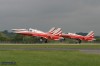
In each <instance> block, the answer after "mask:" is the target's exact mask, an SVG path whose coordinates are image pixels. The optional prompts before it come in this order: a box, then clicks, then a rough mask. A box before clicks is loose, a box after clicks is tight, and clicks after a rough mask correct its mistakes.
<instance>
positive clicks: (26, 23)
mask: <svg viewBox="0 0 100 66" xmlns="http://www.w3.org/2000/svg"><path fill="white" fill-rule="evenodd" d="M30 27H31V28H37V29H39V30H42V31H48V30H49V29H50V28H51V27H61V28H62V30H63V32H89V31H91V30H93V31H94V32H95V34H96V35H100V0H0V31H2V30H11V29H13V28H30Z"/></svg>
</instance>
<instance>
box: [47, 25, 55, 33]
mask: <svg viewBox="0 0 100 66" xmlns="http://www.w3.org/2000/svg"><path fill="white" fill-rule="evenodd" d="M55 30H56V28H55V27H52V28H51V29H50V30H49V31H48V33H50V34H53V33H54V31H55Z"/></svg>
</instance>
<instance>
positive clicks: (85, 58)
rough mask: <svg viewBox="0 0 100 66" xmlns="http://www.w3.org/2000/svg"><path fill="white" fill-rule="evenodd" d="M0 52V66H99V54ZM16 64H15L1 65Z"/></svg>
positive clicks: (71, 46)
mask: <svg viewBox="0 0 100 66" xmlns="http://www.w3.org/2000/svg"><path fill="white" fill-rule="evenodd" d="M52 47H53V48H93V49H96V48H98V49H99V48H100V45H99V44H95V45H93V44H91V45H90V44H86V45H85V44H84V45H69V44H68V45H65V44H62V45H61V44H55V45H52V44H48V45H46V44H41V45H40V44H37V45H31V44H29V45H22V44H20V45H17V44H14V45H12V44H1V45H0V48H7V49H8V48H17V49H21V48H25V49H27V48H52ZM7 49H6V50H0V63H1V64H0V66H100V54H87V53H83V52H80V51H78V50H17V49H16V50H7ZM2 62H16V64H2Z"/></svg>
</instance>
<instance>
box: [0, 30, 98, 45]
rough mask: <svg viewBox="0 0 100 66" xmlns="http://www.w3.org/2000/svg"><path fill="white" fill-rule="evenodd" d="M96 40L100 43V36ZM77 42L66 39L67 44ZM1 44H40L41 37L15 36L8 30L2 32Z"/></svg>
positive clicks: (0, 35) (0, 36)
mask: <svg viewBox="0 0 100 66" xmlns="http://www.w3.org/2000/svg"><path fill="white" fill-rule="evenodd" d="M77 34H80V35H86V34H87V33H82V32H79V33H77ZM95 38H96V40H95V41H93V42H95V43H100V36H95ZM74 41H75V40H72V39H66V40H65V41H64V42H65V43H74ZM50 42H51V43H57V42H60V41H53V40H51V41H50ZM0 43H40V41H39V37H33V36H24V35H20V34H15V33H12V32H8V30H4V31H0Z"/></svg>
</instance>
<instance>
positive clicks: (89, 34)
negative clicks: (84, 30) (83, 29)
mask: <svg viewBox="0 0 100 66" xmlns="http://www.w3.org/2000/svg"><path fill="white" fill-rule="evenodd" d="M87 36H88V37H89V38H90V39H91V40H90V41H93V40H96V39H95V38H94V31H90V32H89V33H88V34H87Z"/></svg>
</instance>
